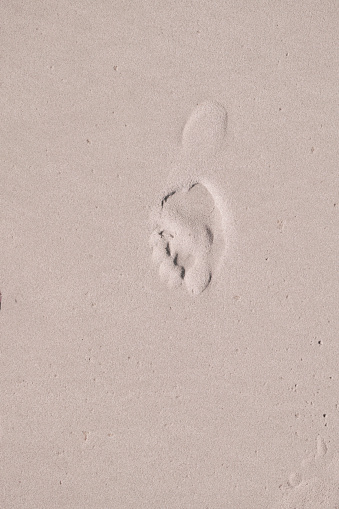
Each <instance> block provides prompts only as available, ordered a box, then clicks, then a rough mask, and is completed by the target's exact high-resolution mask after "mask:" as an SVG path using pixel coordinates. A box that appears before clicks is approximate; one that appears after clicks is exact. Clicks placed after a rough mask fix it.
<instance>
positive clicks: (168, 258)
mask: <svg viewBox="0 0 339 509" xmlns="http://www.w3.org/2000/svg"><path fill="white" fill-rule="evenodd" d="M221 224H222V221H221V217H220V211H219V210H218V208H217V207H216V205H215V201H214V199H213V196H212V195H211V193H210V192H209V191H208V190H207V188H206V187H205V186H204V185H203V184H201V183H200V184H199V183H195V184H192V185H191V187H190V188H189V190H183V189H181V190H179V189H178V190H176V191H172V192H171V193H169V194H168V195H167V196H165V197H164V199H163V200H162V202H161V210H160V211H159V214H158V217H157V219H156V224H155V229H154V231H153V232H152V234H151V237H150V244H151V248H152V258H153V261H154V262H155V263H156V264H157V265H159V275H160V278H161V279H162V281H164V282H166V283H167V284H168V286H169V287H170V288H177V287H179V286H180V285H181V284H184V285H185V287H186V290H187V291H188V293H189V294H190V295H192V296H195V295H199V294H200V293H202V292H203V291H204V290H205V289H206V288H207V287H208V285H209V284H210V282H211V281H212V275H213V272H214V269H215V268H216V265H217V263H218V261H219V260H220V257H221V253H222V251H223V247H224V243H225V242H224V241H225V239H224V238H223V231H222V226H221Z"/></svg>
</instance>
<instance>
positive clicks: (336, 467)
mask: <svg viewBox="0 0 339 509" xmlns="http://www.w3.org/2000/svg"><path fill="white" fill-rule="evenodd" d="M283 490H284V494H283V498H282V500H281V501H280V502H279V503H278V504H276V505H275V506H274V509H339V456H335V455H332V457H328V453H327V447H326V444H325V442H324V440H323V438H322V437H320V436H318V437H317V452H316V454H311V455H310V456H309V457H308V458H306V459H305V460H304V461H303V462H302V463H301V468H300V469H299V471H297V472H294V473H293V474H291V475H290V477H289V480H288V481H287V483H286V485H285V486H284V488H283Z"/></svg>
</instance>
